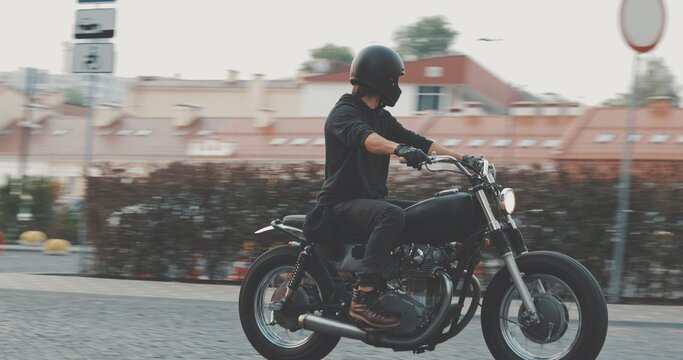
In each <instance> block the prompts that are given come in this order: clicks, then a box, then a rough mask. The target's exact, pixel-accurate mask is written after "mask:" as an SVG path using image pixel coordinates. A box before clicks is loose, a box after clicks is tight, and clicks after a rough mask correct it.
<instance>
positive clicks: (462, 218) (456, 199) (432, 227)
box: [401, 192, 483, 245]
mask: <svg viewBox="0 0 683 360" xmlns="http://www.w3.org/2000/svg"><path fill="white" fill-rule="evenodd" d="M405 212H406V225H405V228H404V230H403V233H402V235H401V240H402V241H403V242H414V243H425V244H430V245H443V244H445V243H447V242H452V241H462V240H464V239H466V238H467V236H469V235H470V234H472V233H473V232H475V231H478V230H479V229H480V228H481V225H482V221H483V220H482V218H483V214H482V212H481V209H480V208H479V204H478V203H477V199H476V198H475V197H474V196H473V195H472V194H470V193H466V192H452V193H446V194H443V195H438V196H434V197H431V198H429V199H426V200H423V201H420V202H418V203H416V204H415V205H412V206H410V207H408V208H406V209H405Z"/></svg>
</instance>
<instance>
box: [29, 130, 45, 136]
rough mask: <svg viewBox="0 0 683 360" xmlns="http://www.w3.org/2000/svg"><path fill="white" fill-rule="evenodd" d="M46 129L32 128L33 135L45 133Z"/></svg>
mask: <svg viewBox="0 0 683 360" xmlns="http://www.w3.org/2000/svg"><path fill="white" fill-rule="evenodd" d="M44 133H45V131H44V130H43V129H32V130H31V135H43V134H44Z"/></svg>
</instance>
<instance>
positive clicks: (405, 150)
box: [394, 144, 432, 170]
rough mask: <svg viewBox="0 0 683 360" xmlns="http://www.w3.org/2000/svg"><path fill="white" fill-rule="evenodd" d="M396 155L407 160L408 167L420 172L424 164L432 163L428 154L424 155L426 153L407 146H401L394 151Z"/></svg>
mask: <svg viewBox="0 0 683 360" xmlns="http://www.w3.org/2000/svg"><path fill="white" fill-rule="evenodd" d="M394 155H396V156H400V157H402V158H404V159H406V161H407V165H408V166H411V167H413V168H415V169H418V170H420V168H421V167H422V165H421V164H422V163H424V162H426V163H427V164H431V163H432V160H431V159H430V158H429V156H427V154H425V153H424V151H422V150H420V149H416V148H414V147H412V146H409V145H405V144H399V145H398V146H397V147H396V149H394Z"/></svg>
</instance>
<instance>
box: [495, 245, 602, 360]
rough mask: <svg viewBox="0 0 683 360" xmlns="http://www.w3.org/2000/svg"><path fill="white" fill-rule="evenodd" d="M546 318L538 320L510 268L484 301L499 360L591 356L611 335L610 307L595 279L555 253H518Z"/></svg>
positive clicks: (575, 359) (584, 358)
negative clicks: (609, 332) (526, 307)
mask: <svg viewBox="0 0 683 360" xmlns="http://www.w3.org/2000/svg"><path fill="white" fill-rule="evenodd" d="M516 261H517V265H518V266H519V269H520V271H521V272H522V274H523V277H524V282H525V283H526V285H527V287H528V288H529V292H530V293H531V296H532V298H533V299H534V303H535V305H536V308H537V310H538V313H539V315H540V319H541V321H540V322H538V323H534V322H533V321H531V319H530V317H529V314H528V313H527V312H526V311H525V310H526V309H525V307H524V305H523V304H522V300H521V298H520V296H519V294H518V293H517V290H516V289H515V286H514V285H513V283H512V281H511V279H510V275H509V273H508V271H507V269H506V268H503V269H501V270H500V271H499V272H498V273H497V274H496V276H494V278H493V279H492V280H491V282H490V283H489V285H488V287H487V289H486V295H485V296H484V301H483V304H482V308H483V309H482V312H481V323H482V331H483V334H484V339H485V340H486V345H487V346H488V348H489V350H490V351H491V354H492V355H493V356H494V357H495V358H496V359H539V360H579V359H580V360H591V359H595V358H596V357H597V356H598V354H599V353H600V350H602V346H603V344H604V342H605V337H606V335H607V305H606V304H605V298H604V295H603V293H602V290H601V288H600V285H599V284H598V282H597V281H596V280H595V277H593V275H592V274H591V273H590V272H589V271H588V270H587V269H586V268H585V267H584V266H583V265H581V264H580V263H579V262H578V261H576V260H574V259H572V258H570V257H568V256H566V255H563V254H560V253H555V252H546V251H538V252H532V253H527V254H524V255H521V256H519V257H517V259H516Z"/></svg>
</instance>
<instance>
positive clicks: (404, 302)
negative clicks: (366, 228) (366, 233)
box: [329, 244, 449, 336]
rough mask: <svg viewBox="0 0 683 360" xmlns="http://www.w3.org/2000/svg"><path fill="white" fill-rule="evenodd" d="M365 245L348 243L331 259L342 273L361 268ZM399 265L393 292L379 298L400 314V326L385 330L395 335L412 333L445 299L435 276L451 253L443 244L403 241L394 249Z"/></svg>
mask: <svg viewBox="0 0 683 360" xmlns="http://www.w3.org/2000/svg"><path fill="white" fill-rule="evenodd" d="M364 252H365V247H364V246H363V245H362V244H345V245H340V246H337V247H335V248H333V249H332V250H331V251H330V253H329V254H330V256H329V258H330V259H331V260H332V261H333V263H334V265H335V267H336V269H337V270H338V271H342V272H358V271H362V269H363V267H362V259H363V255H364ZM394 259H396V260H397V265H396V268H395V270H394V272H393V273H394V276H393V278H394V279H393V280H390V281H389V285H390V288H391V289H392V290H391V291H389V292H387V294H385V295H383V296H382V298H381V299H380V300H379V301H380V303H381V304H382V307H383V308H384V309H386V310H387V311H389V312H391V313H393V314H395V315H397V316H400V317H401V325H399V326H397V327H395V328H391V329H388V330H386V331H387V332H389V333H391V334H393V335H396V336H412V335H415V334H416V333H418V332H419V331H420V330H421V329H422V328H424V326H426V325H427V324H428V323H429V322H430V321H431V320H432V318H433V314H434V311H435V309H436V308H437V307H438V305H439V304H440V303H441V301H442V294H443V289H442V286H443V285H442V284H441V282H440V281H438V280H437V279H435V278H434V277H433V276H432V275H433V272H434V270H435V268H436V267H439V266H442V267H445V265H446V263H448V261H449V260H448V256H447V254H446V253H445V251H444V250H443V249H442V248H440V247H435V246H430V245H428V244H404V245H401V246H399V247H398V248H396V249H395V251H394Z"/></svg>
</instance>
